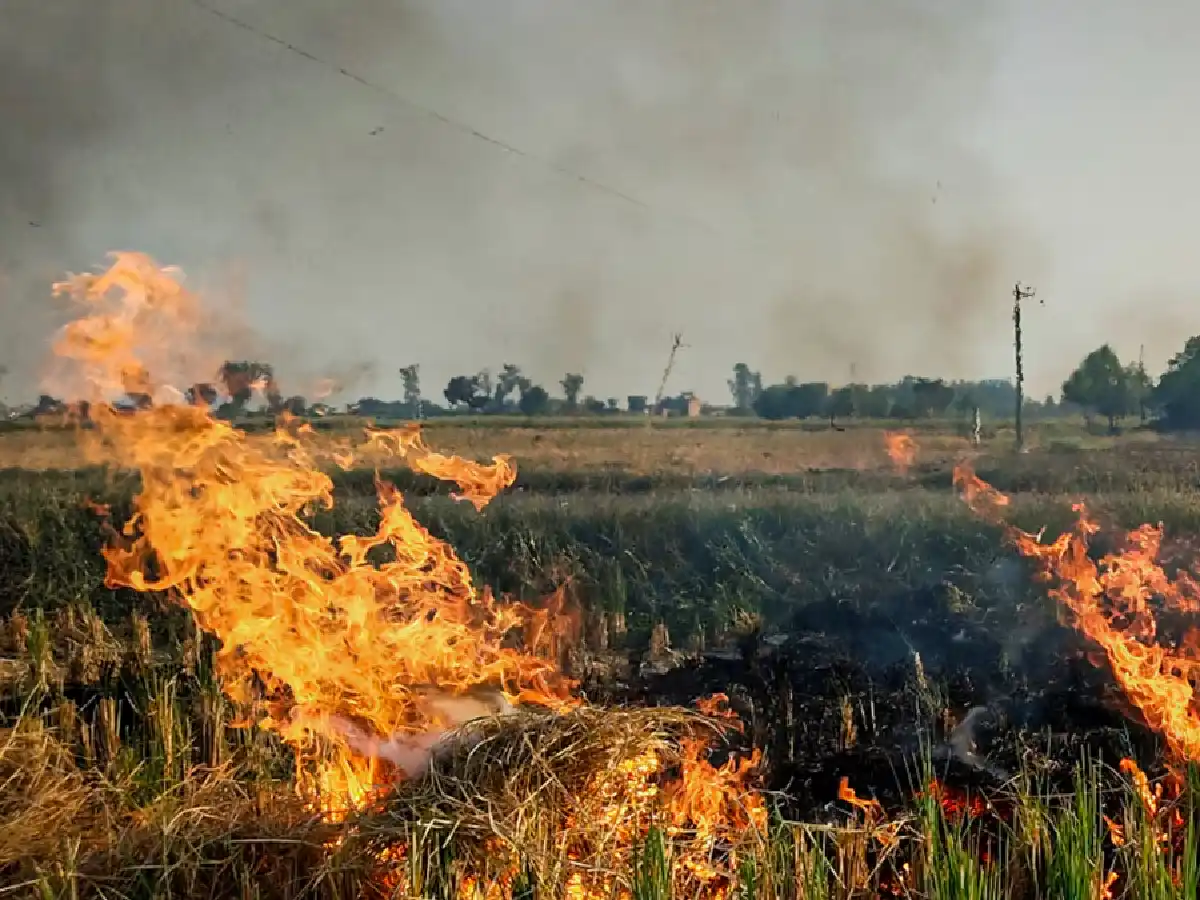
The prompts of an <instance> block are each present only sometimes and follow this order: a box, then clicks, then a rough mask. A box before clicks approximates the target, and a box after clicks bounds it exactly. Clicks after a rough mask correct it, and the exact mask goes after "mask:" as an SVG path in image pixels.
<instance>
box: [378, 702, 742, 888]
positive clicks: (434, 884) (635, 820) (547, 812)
mask: <svg viewBox="0 0 1200 900" xmlns="http://www.w3.org/2000/svg"><path fill="white" fill-rule="evenodd" d="M727 724H728V723H727V722H722V721H720V720H717V719H712V718H707V717H705V716H702V715H700V714H699V713H695V712H692V711H690V710H685V709H680V708H677V707H672V708H654V709H597V708H590V707H581V708H579V709H576V710H574V711H571V712H569V713H565V714H560V715H554V714H545V713H533V712H525V711H518V712H516V713H514V714H510V715H506V716H503V717H495V718H490V719H480V720H476V721H474V722H471V723H469V724H467V725H465V726H463V727H462V728H460V729H459V730H458V731H457V732H456V733H455V735H454V737H455V738H456V739H455V740H449V741H446V742H445V744H444V749H443V750H442V752H441V753H439V755H438V756H437V757H435V758H434V759H433V761H432V763H431V766H430V768H429V770H428V772H427V773H426V774H425V775H424V776H423V777H421V778H419V779H415V780H413V781H410V782H406V783H403V784H401V785H400V786H399V787H398V788H397V789H396V791H395V792H394V793H393V794H392V795H391V796H390V798H389V799H388V800H387V802H386V805H385V807H384V808H383V809H382V810H380V811H377V812H376V813H374V814H373V815H370V816H367V817H364V818H363V819H361V820H360V821H359V822H358V823H357V825H356V830H357V832H358V840H361V841H365V842H366V844H367V846H368V847H369V848H370V850H369V852H371V853H373V854H374V855H375V856H376V857H377V858H379V859H381V860H388V859H391V860H394V861H396V864H397V866H396V867H397V868H398V869H400V870H402V871H398V872H396V873H394V875H393V878H392V879H391V886H392V888H393V889H395V888H396V887H402V889H403V890H404V891H405V892H406V893H414V894H421V895H423V896H432V895H435V894H439V895H440V894H446V895H450V894H454V893H456V892H457V890H458V889H460V888H461V886H462V884H463V881H464V879H469V880H470V881H471V882H473V883H476V884H480V885H487V884H489V883H497V884H500V885H502V886H503V887H504V888H505V889H506V890H504V891H502V893H507V892H509V891H512V890H513V888H514V884H513V882H514V881H521V882H524V883H525V884H527V885H528V886H529V887H531V888H535V889H536V890H537V892H538V894H539V895H546V896H564V895H565V893H574V892H577V891H578V890H579V888H580V887H581V886H584V885H586V886H588V887H595V886H598V885H603V886H606V887H611V886H613V885H615V884H617V883H619V882H621V880H622V879H626V878H628V877H629V874H630V870H631V867H630V863H631V862H636V857H637V855H638V854H639V853H640V852H642V850H643V849H644V845H645V842H646V839H647V835H648V834H650V833H652V832H654V831H656V830H661V831H662V833H665V834H669V835H670V839H671V840H672V841H673V842H674V851H675V855H676V857H677V858H681V853H680V851H681V850H682V855H686V854H687V853H688V852H689V846H688V842H689V841H692V842H693V844H695V843H696V842H695V840H694V833H687V832H686V831H685V830H684V829H681V828H679V827H676V826H678V824H679V817H678V815H676V817H675V819H674V820H672V818H671V816H670V815H669V814H666V813H665V810H666V808H667V806H668V805H669V804H670V803H671V801H672V798H673V796H674V795H673V794H672V790H673V787H674V786H677V782H678V774H679V767H680V765H681V764H683V763H684V761H685V757H686V755H687V744H688V742H689V741H693V742H695V741H703V742H704V743H705V744H707V743H709V742H711V741H712V740H713V738H714V737H716V736H717V733H718V732H720V731H721V730H723V728H725V727H727ZM672 821H674V825H673V824H672ZM703 843H704V847H703V848H702V850H701V852H702V853H703V854H704V855H705V856H707V855H709V854H710V852H711V850H712V847H713V841H712V840H711V836H709V837H708V838H706V839H705V840H704V841H703ZM690 849H691V850H695V847H694V846H692V847H691V848H690ZM635 868H636V866H635ZM572 886H574V889H575V890H570V888H571V887H572ZM546 891H549V893H544V892H546ZM564 892H565V893H564Z"/></svg>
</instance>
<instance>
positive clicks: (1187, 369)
mask: <svg viewBox="0 0 1200 900" xmlns="http://www.w3.org/2000/svg"><path fill="white" fill-rule="evenodd" d="M399 374H400V377H401V380H402V382H403V399H402V400H379V399H377V398H374V397H364V398H362V399H360V400H358V401H357V402H355V403H351V404H349V405H348V406H347V408H346V410H347V412H350V413H353V414H358V415H365V416H373V417H377V418H396V419H420V418H426V417H429V416H438V415H448V414H454V413H463V412H467V413H474V414H495V413H500V414H504V413H507V414H519V415H525V416H544V415H557V414H563V415H571V414H588V415H606V414H613V413H619V412H629V413H635V414H643V413H653V412H660V413H661V412H666V413H669V414H670V413H674V414H682V413H685V412H687V411H688V410H689V407H691V406H693V405H694V404H695V403H696V398H695V395H694V394H692V393H691V392H688V391H684V392H682V393H680V394H677V395H675V396H671V397H666V398H664V399H663V400H662V401H660V403H659V404H657V406H658V408H657V409H654V408H652V407H653V406H655V405H656V404H652V403H651V401H650V399H649V397H648V396H647V395H630V396H627V397H625V398H624V404H623V405H622V402H621V399H620V398H616V397H608V398H605V399H603V400H601V399H599V398H597V397H595V396H594V395H591V394H586V393H584V387H585V384H586V382H585V379H584V376H583V375H582V374H580V373H577V372H568V373H566V374H565V375H564V376H563V377H562V378H561V379H560V380H559V382H558V385H557V387H558V388H559V390H560V391H561V393H560V394H557V395H554V394H551V392H550V391H549V390H547V389H546V388H545V387H544V386H542V385H540V384H536V383H534V382H533V380H532V379H530V378H528V377H527V376H526V375H525V374H524V373H523V372H522V371H521V368H520V366H518V365H516V364H513V363H505V364H504V365H502V366H501V368H500V370H499V371H498V372H496V373H494V374H493V373H492V372H491V371H490V370H486V369H485V370H482V371H479V372H476V373H474V374H471V375H455V376H453V377H452V378H450V380H449V381H448V382H447V383H446V385H445V387H444V388H443V389H442V391H441V399H442V400H444V404H443V403H438V402H435V401H433V400H430V399H428V398H426V397H425V396H424V395H423V393H422V387H421V374H420V366H418V365H416V364H414V365H408V366H404V367H402V368H401V369H400V370H399ZM728 388H729V401H730V402H729V403H728V404H724V405H721V407H720V411H721V412H723V413H724V414H726V415H733V416H747V417H757V418H761V419H768V420H774V421H779V420H784V419H812V418H817V417H821V418H827V419H829V421H830V423H831V424H835V423H836V422H837V421H838V420H845V419H856V418H857V419H911V420H917V419H924V418H943V417H947V416H966V415H971V414H973V413H975V412H976V411H977V412H978V413H979V414H981V415H984V416H987V417H989V418H993V419H1007V418H1010V417H1011V416H1012V415H1013V413H1014V411H1015V405H1016V396H1017V395H1016V390H1015V388H1014V386H1013V383H1012V382H1011V381H1009V380H1006V379H989V380H981V381H946V380H943V379H941V378H925V377H919V376H906V377H904V378H902V379H900V380H899V381H897V382H893V383H888V384H858V383H852V384H844V385H837V386H833V385H830V384H829V383H828V382H819V381H800V380H799V379H798V378H796V377H794V376H788V377H787V378H785V379H784V380H783V381H782V382H779V383H776V384H764V382H763V378H762V374H761V373H760V372H757V371H755V370H753V369H751V367H750V366H749V365H748V364H747V363H744V362H739V363H737V364H736V365H735V366H734V367H733V371H732V373H731V376H730V378H729V381H728ZM256 392H257V393H258V394H259V395H261V397H262V399H263V402H262V403H261V404H259V405H258V406H257V407H255V408H253V409H252V407H251V403H252V400H253V398H254V395H255V393H256ZM186 399H187V400H188V402H192V403H203V404H206V405H208V406H212V407H214V412H215V413H216V414H217V415H218V416H220V417H222V418H228V419H234V418H238V417H240V416H242V415H245V414H247V413H250V412H253V411H262V412H266V413H273V414H278V413H281V412H284V411H287V412H290V413H293V414H295V415H325V414H329V413H332V412H336V410H333V409H332V408H329V407H327V406H324V405H323V404H321V403H313V404H310V403H309V402H308V401H307V400H306V399H305V398H304V397H301V396H284V395H283V393H282V392H281V391H280V390H279V387H278V383H277V381H276V378H275V372H274V368H273V367H272V366H271V365H270V364H269V363H265V362H259V361H251V360H243V361H230V362H226V363H225V364H224V365H223V366H222V367H221V370H220V371H219V372H218V374H217V377H216V379H215V380H214V381H213V382H211V383H202V384H196V385H193V386H192V387H191V388H190V389H188V391H187V392H186ZM149 402H150V397H149V395H147V394H145V393H140V392H139V391H138V390H137V389H136V387H135V386H130V387H129V393H128V394H127V396H126V397H125V398H124V399H123V400H122V401H121V403H120V404H118V405H122V406H125V407H128V408H138V407H142V406H146V405H148V404H149ZM64 407H65V404H64V403H63V402H62V401H60V400H58V399H56V398H54V397H50V396H48V395H43V396H42V397H40V398H39V401H38V403H37V405H36V406H34V407H30V408H28V409H26V410H25V411H26V412H28V413H31V414H34V415H37V414H40V413H47V412H54V411H58V410H61V409H62V408H64ZM1023 411H1024V412H1025V414H1027V415H1029V416H1031V417H1033V418H1039V417H1050V416H1056V415H1061V414H1063V413H1079V414H1082V415H1083V416H1085V417H1086V418H1087V419H1088V420H1089V421H1090V420H1101V421H1103V422H1105V423H1106V424H1107V426H1108V428H1109V429H1110V430H1115V429H1116V428H1117V427H1118V423H1120V422H1122V421H1123V420H1125V419H1127V418H1129V417H1137V419H1138V421H1139V422H1141V423H1148V422H1150V421H1153V422H1154V423H1155V424H1156V425H1158V426H1159V427H1163V428H1166V429H1198V428H1200V335H1198V336H1195V337H1192V338H1189V339H1188V340H1187V342H1186V343H1185V344H1184V347H1183V349H1182V350H1181V351H1180V352H1179V353H1177V354H1176V355H1175V356H1173V357H1172V358H1171V360H1170V362H1169V363H1168V365H1167V368H1166V371H1164V372H1163V373H1162V375H1161V376H1159V377H1158V378H1157V379H1154V378H1153V377H1151V376H1150V374H1149V373H1148V372H1147V371H1146V369H1145V367H1144V366H1143V365H1142V363H1141V362H1137V363H1125V362H1122V361H1121V359H1120V358H1119V357H1118V355H1117V353H1116V351H1115V350H1113V348H1112V347H1111V346H1110V345H1108V344H1104V345H1103V346H1101V347H1098V348H1097V349H1095V350H1093V351H1092V352H1091V353H1089V354H1087V356H1085V357H1084V358H1083V360H1082V361H1081V362H1080V363H1079V365H1078V366H1076V367H1075V369H1074V370H1073V371H1072V372H1071V373H1070V375H1069V376H1068V377H1067V378H1066V380H1065V381H1064V382H1063V383H1062V388H1061V392H1060V395H1059V397H1058V398H1057V399H1056V398H1055V397H1053V396H1047V397H1045V398H1044V399H1043V400H1026V401H1025V402H1024V405H1023Z"/></svg>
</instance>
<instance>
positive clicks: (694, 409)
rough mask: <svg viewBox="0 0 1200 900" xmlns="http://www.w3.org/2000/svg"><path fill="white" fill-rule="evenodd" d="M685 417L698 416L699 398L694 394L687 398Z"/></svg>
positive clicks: (694, 417)
mask: <svg viewBox="0 0 1200 900" xmlns="http://www.w3.org/2000/svg"><path fill="white" fill-rule="evenodd" d="M687 417H688V418H689V419H698V418H700V398H699V397H697V396H696V395H695V394H693V395H692V396H690V397H688V398H687Z"/></svg>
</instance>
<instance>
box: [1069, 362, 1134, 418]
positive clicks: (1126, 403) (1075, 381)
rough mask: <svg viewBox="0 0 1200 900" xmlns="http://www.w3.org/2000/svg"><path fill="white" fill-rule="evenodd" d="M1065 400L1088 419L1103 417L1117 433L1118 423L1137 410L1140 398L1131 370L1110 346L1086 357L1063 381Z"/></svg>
mask: <svg viewBox="0 0 1200 900" xmlns="http://www.w3.org/2000/svg"><path fill="white" fill-rule="evenodd" d="M1062 398H1063V402H1065V403H1074V404H1075V405H1076V406H1079V407H1081V408H1082V409H1083V410H1084V414H1085V415H1087V416H1088V417H1089V418H1090V417H1091V416H1092V415H1099V416H1103V417H1104V418H1106V419H1107V420H1108V428H1109V430H1110V431H1115V430H1116V427H1117V420H1118V419H1121V418H1124V417H1125V416H1127V415H1129V414H1130V413H1132V412H1136V411H1137V402H1138V401H1137V397H1136V393H1135V389H1134V386H1133V384H1132V381H1131V376H1130V371H1129V369H1128V368H1126V367H1125V366H1123V365H1121V360H1120V359H1119V358H1118V357H1117V354H1116V352H1115V351H1114V350H1113V349H1112V347H1110V346H1109V345H1108V344H1104V345H1103V346H1101V347H1098V348H1097V349H1095V350H1093V351H1092V352H1091V353H1089V354H1088V355H1087V356H1085V357H1084V358H1083V362H1081V363H1080V364H1079V366H1078V368H1076V369H1075V371H1074V372H1072V373H1071V375H1070V377H1069V378H1068V379H1067V380H1066V381H1064V382H1063V386H1062Z"/></svg>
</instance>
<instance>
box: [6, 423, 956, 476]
mask: <svg viewBox="0 0 1200 900" xmlns="http://www.w3.org/2000/svg"><path fill="white" fill-rule="evenodd" d="M249 439H250V440H252V441H253V440H262V439H264V438H263V437H262V436H261V435H253V436H251V437H250V438H249ZM428 442H429V444H430V446H432V447H433V448H435V449H436V450H438V451H439V452H442V453H452V454H455V455H459V456H465V457H469V458H476V459H489V458H491V457H492V456H494V455H496V454H498V453H507V454H509V455H510V456H512V457H514V458H515V459H516V460H517V462H518V466H519V467H520V469H522V470H526V471H533V470H538V471H548V472H575V473H587V472H606V471H621V472H627V473H631V474H635V475H660V474H664V473H673V474H680V475H701V474H722V475H738V474H743V473H762V474H767V475H776V474H788V473H794V472H796V471H799V470H804V469H819V468H838V469H860V470H869V469H884V468H888V467H890V462H889V460H888V457H887V454H886V453H885V451H884V440H883V429H882V428H856V429H850V430H847V431H845V432H837V431H807V430H801V429H799V428H764V427H761V426H755V425H748V426H746V427H744V428H739V427H721V428H678V427H675V428H672V427H666V428H663V427H654V428H628V427H626V428H598V427H590V428H587V427H580V428H566V427H552V428H546V429H538V428H505V427H496V426H480V427H472V426H453V427H444V426H432V427H430V429H429V432H428ZM967 446H968V444H967V441H966V440H965V439H963V438H960V437H956V436H954V435H948V434H931V435H927V436H922V437H921V439H920V448H921V457H920V458H921V460H922V462H936V461H939V460H948V459H950V458H952V457H954V456H956V455H957V454H959V453H961V452H962V451H963V450H964V449H965V448H966V447H967ZM86 464H87V460H86V459H85V458H84V456H83V454H82V453H81V451H80V449H79V446H78V443H77V441H76V439H75V438H74V436H73V435H72V434H71V433H70V432H69V431H65V430H60V429H46V430H37V429H23V430H19V431H10V432H6V433H3V434H0V468H22V469H30V470H35V471H45V470H51V469H74V468H79V467H82V466H84V465H86Z"/></svg>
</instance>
